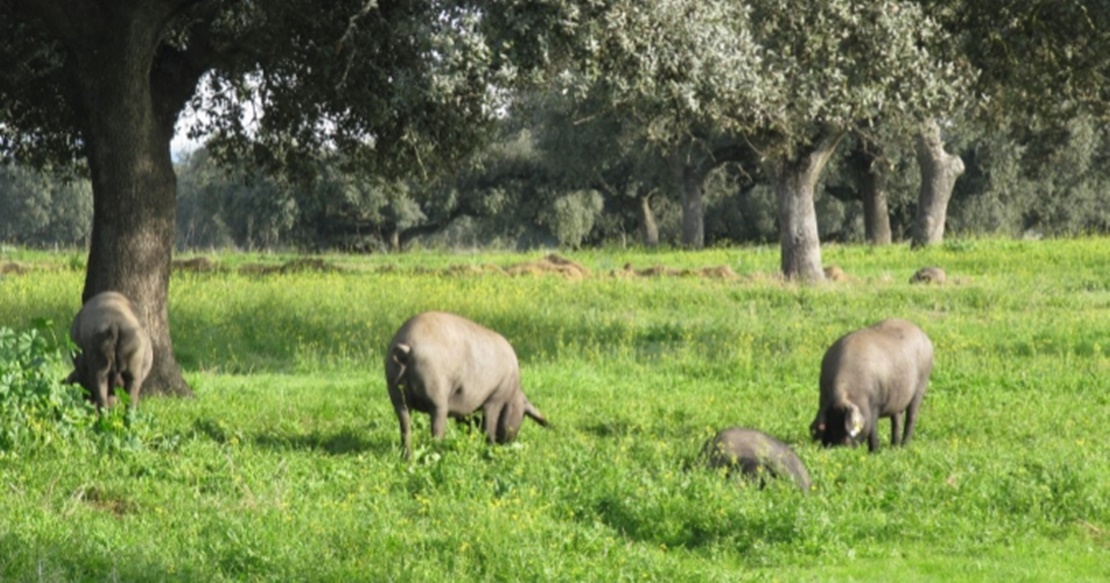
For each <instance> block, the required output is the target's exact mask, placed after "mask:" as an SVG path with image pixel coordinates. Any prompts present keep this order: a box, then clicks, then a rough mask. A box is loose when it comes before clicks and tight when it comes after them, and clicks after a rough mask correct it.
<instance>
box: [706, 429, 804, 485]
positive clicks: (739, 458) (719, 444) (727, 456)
mask: <svg viewBox="0 0 1110 583" xmlns="http://www.w3.org/2000/svg"><path fill="white" fill-rule="evenodd" d="M702 458H703V459H705V462H706V464H707V465H708V466H709V467H710V468H713V469H716V468H722V467H724V468H728V469H729V473H730V474H731V473H732V472H733V471H734V470H737V469H738V470H739V471H740V472H741V473H742V474H743V475H745V476H748V477H750V478H752V479H753V480H756V481H758V482H759V487H760V488H762V487H764V486H765V485H766V484H767V478H789V479H792V480H794V484H795V485H797V486H798V488H799V489H800V490H802V491H803V492H806V491H808V490H809V487H810V484H811V481H810V479H809V472H808V471H806V467H805V464H803V463H802V460H801V459H800V458H799V457H798V454H796V453H794V450H792V449H790V447H789V446H788V445H786V444H785V443H783V442H781V441H779V440H778V439H775V438H774V437H771V436H770V435H767V434H766V433H763V432H762V431H758V430H756V429H745V428H743V427H729V428H728V429H722V430H721V431H720V432H718V433H717V435H716V437H714V438H712V439H710V440H709V441H707V442H705V446H704V447H702Z"/></svg>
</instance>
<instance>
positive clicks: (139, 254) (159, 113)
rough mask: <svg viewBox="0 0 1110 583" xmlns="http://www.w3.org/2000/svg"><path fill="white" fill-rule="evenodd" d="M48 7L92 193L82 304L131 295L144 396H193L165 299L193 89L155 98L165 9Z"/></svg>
mask: <svg viewBox="0 0 1110 583" xmlns="http://www.w3.org/2000/svg"><path fill="white" fill-rule="evenodd" d="M47 4H49V6H50V7H49V8H47V9H46V10H48V11H50V12H47V13H46V14H47V21H48V24H53V25H54V28H55V30H54V32H55V33H56V35H57V36H58V38H59V39H60V40H62V42H63V44H65V45H66V46H67V48H68V49H69V50H68V54H69V59H68V61H67V70H68V73H69V75H70V78H71V80H72V83H73V85H72V86H73V95H72V96H71V102H73V103H74V105H75V108H76V109H77V110H78V117H79V119H80V123H81V124H82V128H81V130H82V137H83V139H84V142H85V151H86V155H87V157H88V163H89V171H90V175H91V180H92V188H93V227H92V236H91V242H90V246H89V260H88V267H87V271H86V274H85V287H84V291H83V293H82V301H87V300H88V299H89V298H91V297H92V296H94V295H96V294H97V293H100V292H102V291H107V290H115V291H119V292H121V293H123V294H124V295H126V296H128V297H129V298H131V299H132V300H133V301H134V302H135V303H136V305H137V307H138V309H139V312H140V315H141V317H142V318H143V321H144V323H145V325H146V328H147V331H148V332H149V334H150V337H151V341H152V344H153V348H154V364H153V368H152V369H151V373H150V376H148V377H147V380H146V383H144V385H143V390H144V393H153V394H172V395H177V396H192V391H191V390H190V389H189V386H188V384H187V383H186V382H185V380H184V378H183V377H182V374H181V368H180V367H179V366H178V364H177V360H176V359H175V358H174V354H173V343H172V342H171V340H170V327H169V312H168V307H167V304H168V302H167V300H168V295H169V274H170V262H171V258H172V252H173V242H174V219H175V213H176V199H177V184H176V177H175V175H174V170H173V162H172V159H171V157H170V148H169V144H170V140H171V139H172V137H173V126H174V122H175V121H176V117H177V112H178V111H180V109H181V107H180V106H181V105H183V104H184V100H185V99H187V94H191V91H192V88H195V78H193V82H192V88H191V87H189V82H188V80H187V79H186V80H185V82H184V83H185V84H184V86H178V85H173V84H170V85H167V88H165V91H163V92H162V93H156V90H155V88H154V87H153V83H152V79H153V78H154V77H155V74H154V73H153V71H152V70H153V68H154V58H155V54H156V51H157V47H158V43H159V41H160V40H161V39H160V38H159V35H160V34H161V30H162V26H163V24H164V22H165V20H166V19H167V18H168V14H169V12H170V11H172V10H173V9H174V8H173V7H172V6H170V5H169V4H155V3H149V4H147V5H145V6H144V7H143V8H149V9H142V8H140V9H130V10H127V9H121V10H107V9H105V10H100V9H98V8H93V7H91V5H84V6H85V9H86V10H89V11H91V12H93V14H90V15H86V17H87V18H84V17H82V18H79V17H77V16H74V15H72V14H69V13H66V11H65V10H64V9H60V10H58V9H57V7H58V5H59V4H62V3H47V2H43V5H47ZM51 18H53V19H54V20H52V21H51V20H50V19H51ZM174 81H181V79H174ZM182 91H186V93H187V94H185V95H183V94H182ZM167 100H168V101H167Z"/></svg>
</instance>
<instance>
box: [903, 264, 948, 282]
mask: <svg viewBox="0 0 1110 583" xmlns="http://www.w3.org/2000/svg"><path fill="white" fill-rule="evenodd" d="M947 279H948V277H947V276H946V275H945V273H944V270H943V269H941V268H939V267H922V268H921V269H918V270H917V271H916V272H915V273H914V274H913V277H911V278H910V283H925V284H929V283H935V284H942V283H944V282H945V281H946V280H947Z"/></svg>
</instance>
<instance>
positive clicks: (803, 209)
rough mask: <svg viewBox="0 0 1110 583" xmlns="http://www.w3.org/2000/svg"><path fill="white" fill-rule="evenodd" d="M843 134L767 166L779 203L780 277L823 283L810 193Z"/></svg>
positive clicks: (818, 241)
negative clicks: (781, 275)
mask: <svg viewBox="0 0 1110 583" xmlns="http://www.w3.org/2000/svg"><path fill="white" fill-rule="evenodd" d="M842 135H843V134H841V133H831V134H829V135H826V136H824V137H822V138H821V139H819V140H817V141H816V142H815V143H814V144H813V145H811V146H810V147H809V148H807V149H806V150H805V151H803V152H802V153H801V154H799V155H797V156H795V157H793V158H785V157H784V158H780V159H777V160H773V161H772V162H770V163H769V164H768V168H767V174H768V176H770V178H771V188H772V189H773V190H774V193H775V199H776V201H777V202H778V223H779V243H780V246H781V248H782V261H781V264H782V274H783V275H784V276H785V277H786V278H787V279H790V280H799V281H804V282H820V281H824V280H825V273H824V270H823V269H822V268H821V241H820V239H819V238H818V234H817V210H816V208H815V207H814V204H813V192H814V189H815V188H816V186H817V179H818V178H819V177H820V176H821V172H822V171H823V170H824V168H825V165H826V164H828V162H829V158H830V157H832V154H833V152H834V151H835V150H836V146H837V144H838V143H839V142H840V138H841V136H842Z"/></svg>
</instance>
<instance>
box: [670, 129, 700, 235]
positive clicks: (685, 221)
mask: <svg viewBox="0 0 1110 583" xmlns="http://www.w3.org/2000/svg"><path fill="white" fill-rule="evenodd" d="M679 152H680V153H676V154H675V155H673V156H672V157H671V183H672V184H674V186H675V188H677V189H678V191H679V194H680V195H681V198H682V246H683V247H686V248H687V249H701V248H703V247H705V205H704V202H703V201H702V184H701V180H700V177H699V176H698V172H697V171H696V170H695V169H694V168H692V167H691V166H690V164H688V163H687V161H686V155H685V151H684V149H680V150H679Z"/></svg>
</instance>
